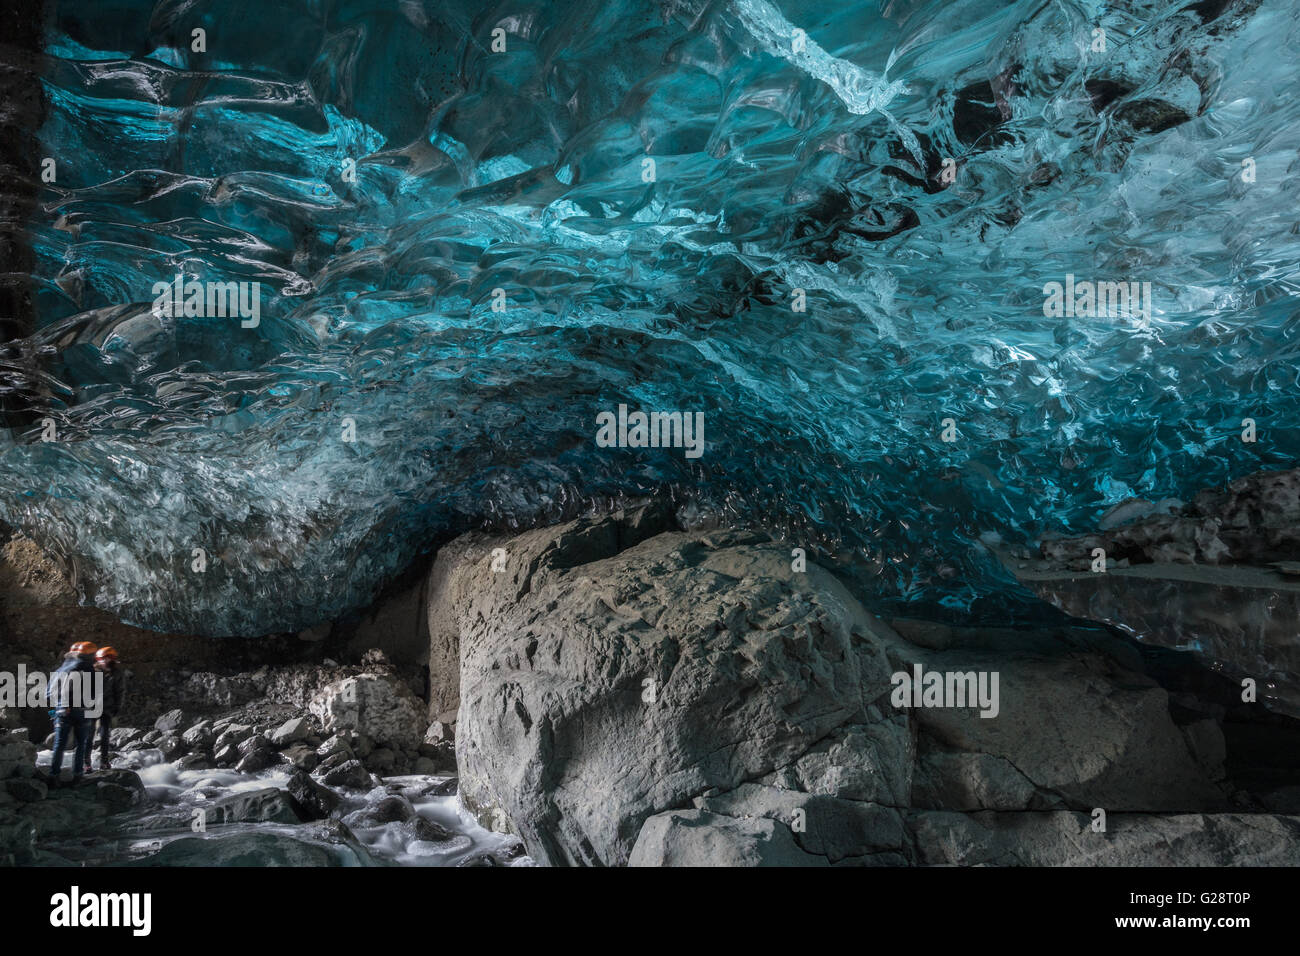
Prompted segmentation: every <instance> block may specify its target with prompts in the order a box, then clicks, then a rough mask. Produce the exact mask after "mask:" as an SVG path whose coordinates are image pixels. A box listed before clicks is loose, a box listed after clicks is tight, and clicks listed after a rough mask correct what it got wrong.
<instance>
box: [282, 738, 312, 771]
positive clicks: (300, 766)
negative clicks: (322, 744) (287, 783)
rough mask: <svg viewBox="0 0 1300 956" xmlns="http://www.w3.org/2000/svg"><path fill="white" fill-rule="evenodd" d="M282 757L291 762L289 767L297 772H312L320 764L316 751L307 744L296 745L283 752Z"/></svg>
mask: <svg viewBox="0 0 1300 956" xmlns="http://www.w3.org/2000/svg"><path fill="white" fill-rule="evenodd" d="M281 756H282V757H284V759H285V760H287V761H289V766H291V767H293V768H294V769H295V770H312V769H313V768H314V767H315V766H316V764H318V763H319V762H320V758H319V757H317V756H316V751H315V750H313V749H312V748H311V747H308V746H307V745H306V744H294V745H293V746H292V747H289V748H287V749H285V750H284V751H282V752H281Z"/></svg>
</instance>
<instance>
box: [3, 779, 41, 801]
mask: <svg viewBox="0 0 1300 956" xmlns="http://www.w3.org/2000/svg"><path fill="white" fill-rule="evenodd" d="M5 790H7V791H8V793H9V795H10V796H11V797H13V798H14V799H15V800H20V801H22V802H23V803H35V802H36V801H37V800H44V799H45V798H46V796H48V794H49V790H48V789H47V788H46V786H45V784H43V783H41V781H39V780H36V779H31V780H27V779H24V778H22V777H14V778H13V779H11V780H6V781H5Z"/></svg>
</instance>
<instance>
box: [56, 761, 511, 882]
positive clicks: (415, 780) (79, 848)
mask: <svg viewBox="0 0 1300 956" xmlns="http://www.w3.org/2000/svg"><path fill="white" fill-rule="evenodd" d="M132 756H133V757H134V758H136V759H135V760H124V759H120V758H119V759H117V760H114V761H113V766H115V767H119V768H122V767H132V768H136V769H137V772H138V773H139V775H140V779H141V780H142V781H143V782H144V785H145V789H146V791H147V793H148V795H149V800H150V802H149V804H148V805H146V806H143V807H140V808H139V809H137V810H133V811H128V812H127V813H125V814H121V815H119V816H115V817H113V818H111V820H110V821H109V825H108V827H107V828H106V829H105V830H104V832H102V833H97V834H88V835H86V837H87V838H83V839H78V840H75V841H70V842H65V843H63V844H50V845H48V846H45V848H46V849H50V850H53V851H54V852H56V853H58V854H59V855H61V856H64V857H65V858H67V859H69V860H72V861H73V862H78V863H80V862H85V863H92V864H102V863H124V862H135V863H137V864H138V863H146V862H147V861H148V859H149V858H150V857H152V856H154V855H155V854H157V853H158V852H159V851H161V850H162V849H163V848H164V847H165V846H167V845H168V844H169V843H172V842H174V841H176V840H180V839H189V838H194V837H196V836H197V835H196V834H195V833H194V832H193V831H192V830H191V829H190V828H189V827H188V826H183V827H177V826H166V825H160V822H159V821H160V819H161V818H164V817H166V818H170V817H171V816H173V815H175V814H176V812H177V811H178V810H183V811H184V812H185V813H189V812H190V811H192V810H193V809H195V808H201V807H202V806H203V805H204V803H205V802H207V801H210V800H214V799H219V798H221V797H225V796H229V795H231V794H235V793H239V792H241V791H256V790H264V789H266V788H268V787H278V788H279V789H282V790H283V789H284V788H285V787H286V786H287V784H288V781H289V773H288V772H286V771H285V770H284V769H282V768H281V769H271V770H266V771H262V772H260V773H238V772H236V771H233V770H218V769H213V770H179V769H178V767H177V765H176V763H175V762H165V761H164V760H163V758H162V754H161V753H159V752H158V751H156V750H144V751H139V752H137V753H136V754H133V755H132ZM50 760H51V752H50V751H48V750H44V751H41V752H40V753H39V754H38V755H37V760H36V762H37V766H39V767H43V768H46V769H47V770H48V768H49V765H50ZM141 764H143V766H141ZM64 767H65V773H66V768H67V762H66V760H65V763H64ZM446 779H447V778H446V777H445V776H441V777H430V776H419V775H411V776H403V777H386V778H383V785H381V786H379V787H376V788H375V789H374V790H371V791H368V792H364V793H363V792H360V791H335V793H336V794H338V795H339V796H341V797H343V802H342V803H341V804H340V815H341V816H346V815H348V814H351V813H355V812H358V811H363V810H365V809H366V808H368V807H373V806H374V805H375V804H376V803H378V802H379V801H380V800H382V799H383V798H385V797H387V796H389V795H390V790H389V788H390V787H394V788H399V789H400V791H401V792H403V793H406V794H408V795H409V796H410V800H411V804H412V805H413V806H414V808H415V811H416V813H417V814H419V815H420V816H421V817H423V818H424V819H426V820H430V821H432V822H433V823H436V824H438V825H439V826H441V827H443V828H445V829H446V830H447V831H449V832H450V833H451V834H452V838H451V839H449V840H439V841H428V840H420V839H417V838H415V836H414V835H413V833H412V828H411V827H409V826H404V825H403V824H401V823H397V822H394V823H386V824H383V825H377V826H361V825H357V824H353V825H351V826H350V827H349V829H350V830H351V832H352V833H353V834H354V835H355V836H356V838H357V840H358V841H359V842H360V844H361V845H362V846H363V847H364V849H365V851H367V852H368V853H369V854H370V856H371V859H370V860H364V861H363V860H360V859H359V858H358V856H357V854H356V852H355V851H353V850H351V849H349V848H348V846H347V845H346V844H339V843H337V842H331V841H330V840H327V839H325V838H323V836H322V834H321V833H320V830H321V824H320V823H319V822H316V823H303V824H283V823H270V822H268V823H228V824H221V825H215V824H214V825H212V826H210V827H209V828H208V830H207V833H206V837H207V838H208V839H222V838H225V837H231V836H235V835H238V834H249V833H261V834H268V835H269V834H278V835H282V836H286V837H290V838H292V839H294V840H298V841H302V842H304V843H308V844H311V845H313V846H317V847H321V848H323V849H325V850H327V851H328V852H329V853H330V854H331V856H333V857H334V858H335V859H336V860H337V861H339V863H340V864H341V865H345V866H348V865H351V866H356V865H359V864H364V865H373V864H374V863H379V864H390V865H398V866H457V865H458V864H461V863H463V862H465V861H466V860H468V859H469V858H471V857H473V856H475V855H479V854H482V853H485V852H493V851H503V850H505V849H506V848H507V847H510V846H511V845H512V844H515V843H517V840H516V838H514V837H510V836H507V835H504V834H501V833H494V832H492V831H490V830H486V829H484V828H483V827H481V826H479V825H478V823H477V822H476V821H475V820H474V819H473V818H472V817H471V816H470V815H469V814H468V813H466V812H465V810H464V809H463V808H462V807H461V806H460V802H459V799H458V798H457V797H456V796H455V795H451V796H431V795H426V796H420V795H419V794H420V793H421V792H422V791H425V790H429V789H430V788H431V787H432V786H433V785H435V784H439V783H443V782H445V781H446ZM172 865H174V863H173V864H172ZM509 865H511V866H531V865H533V861H532V860H531V859H530V858H529V857H527V856H519V857H517V858H515V859H513V860H511V861H510V863H509Z"/></svg>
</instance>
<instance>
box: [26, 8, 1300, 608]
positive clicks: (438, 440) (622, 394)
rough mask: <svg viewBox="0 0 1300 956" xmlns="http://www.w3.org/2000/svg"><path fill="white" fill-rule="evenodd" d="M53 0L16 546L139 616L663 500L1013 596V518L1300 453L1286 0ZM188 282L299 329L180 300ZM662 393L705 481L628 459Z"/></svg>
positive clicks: (1293, 80) (1293, 49)
mask: <svg viewBox="0 0 1300 956" xmlns="http://www.w3.org/2000/svg"><path fill="white" fill-rule="evenodd" d="M54 6H55V7H56V12H55V13H54V14H52V16H51V18H50V21H49V24H48V30H47V50H46V53H47V58H46V59H45V60H44V61H43V62H42V65H41V74H42V79H41V82H42V84H43V87H44V90H45V92H46V94H47V97H48V110H47V116H46V119H45V122H44V125H43V126H42V127H41V129H40V132H39V136H40V139H41V141H42V143H43V144H44V149H45V151H46V152H48V154H49V155H50V156H52V157H54V158H55V159H56V160H57V170H58V175H57V180H56V182H54V183H41V182H38V181H36V180H35V179H33V180H32V183H31V187H32V189H33V190H36V191H37V195H38V198H39V206H38V208H37V211H36V213H35V214H34V217H33V221H32V230H33V235H34V246H35V249H34V254H35V269H34V287H33V291H34V295H35V302H36V315H35V317H34V319H33V322H32V327H31V328H30V329H28V330H27V331H26V334H25V337H24V338H23V339H21V340H19V341H17V342H14V343H10V345H9V346H7V347H5V348H4V350H3V353H2V354H0V370H3V371H2V372H0V376H2V377H0V389H3V391H4V393H5V396H6V398H5V401H6V402H7V404H8V407H9V409H10V414H9V415H8V416H7V417H6V421H7V422H8V423H9V424H10V425H11V427H10V428H9V429H7V430H2V431H0V518H3V519H4V520H6V521H9V522H10V523H13V524H16V525H19V526H22V527H25V528H28V529H31V530H32V531H33V532H34V533H36V534H37V536H38V537H39V538H40V539H41V540H43V541H45V542H47V543H49V544H51V545H52V546H54V547H56V548H57V549H58V550H60V551H62V552H65V553H67V554H70V555H74V556H76V561H77V563H78V571H79V583H80V586H81V587H82V588H83V589H84V590H85V593H86V596H87V597H88V599H90V600H92V601H94V602H95V603H97V604H99V605H101V606H104V607H108V608H113V609H116V610H118V611H120V612H121V613H123V614H124V615H125V616H126V617H127V618H128V619H130V620H133V621H136V622H140V623H145V624H148V625H153V626H157V627H171V628H177V629H184V630H190V631H197V632H203V633H211V634H230V633H258V632H263V631H268V630H274V629H281V628H294V627H300V626H304V625H309V624H312V623H314V622H315V621H317V620H319V619H321V618H322V617H330V616H332V615H334V614H336V613H337V612H339V611H340V610H342V609H345V608H347V607H349V606H352V605H356V604H358V603H360V602H362V601H364V600H366V599H367V598H368V597H369V596H370V595H371V594H372V593H373V592H374V590H375V588H376V587H377V586H378V585H379V584H380V583H381V582H382V580H383V579H384V578H385V576H387V575H389V574H391V573H393V572H394V571H396V570H398V569H399V568H400V567H401V566H402V565H403V564H404V563H405V562H406V561H408V560H409V559H410V558H411V557H412V555H413V554H414V553H415V552H416V551H417V550H418V549H419V548H421V547H422V546H426V545H427V543H428V542H429V541H430V540H431V536H433V535H435V534H437V533H439V532H442V531H447V530H454V529H458V528H464V527H469V526H473V525H476V524H478V523H481V522H485V521H487V522H496V523H500V524H505V525H521V524H528V523H530V522H534V521H538V520H551V519H554V518H555V517H557V516H559V515H563V514H571V513H573V512H575V511H578V510H581V509H582V508H584V507H587V506H588V505H590V504H591V503H593V502H597V501H603V500H607V499H610V498H617V497H619V496H622V495H630V494H639V493H644V492H646V491H650V490H653V489H659V488H673V489H675V490H676V491H677V492H678V493H679V494H680V495H682V496H685V497H689V498H693V499H697V500H698V502H699V504H700V506H701V507H704V508H714V509H721V510H723V511H725V512H727V513H729V514H730V515H731V516H733V517H738V518H742V519H745V518H749V519H756V520H762V521H766V522H768V523H775V524H778V525H784V526H786V527H788V528H789V530H790V533H791V537H792V539H793V540H794V541H795V542H797V543H800V544H807V545H808V546H810V547H812V546H815V547H818V548H821V549H822V550H823V551H824V552H827V553H833V554H835V555H837V556H840V557H842V558H849V559H851V560H852V563H853V572H854V573H855V574H856V575H857V576H858V577H859V579H860V581H861V582H862V583H863V584H864V585H865V586H866V587H867V588H868V590H869V591H870V593H871V594H874V596H875V597H876V598H877V599H878V600H891V601H923V602H926V603H928V604H936V603H941V604H943V605H946V606H948V607H950V608H954V609H964V610H974V611H975V612H977V613H989V614H1003V615H1005V614H1009V613H1014V612H1016V611H1017V608H1018V607H1019V603H1018V602H1019V598H1018V596H1017V592H1016V591H1015V589H1014V586H1013V585H1012V584H1011V583H1010V582H1009V580H1008V579H1007V578H1006V577H1005V575H1004V573H1003V572H1002V571H1001V570H1000V569H999V568H998V567H997V566H996V563H995V562H994V561H992V560H991V559H990V558H989V557H988V555H987V554H986V552H985V551H984V549H983V548H982V547H981V546H980V545H979V539H980V536H981V535H986V534H988V533H993V534H997V535H1000V536H1002V537H1003V538H1004V539H1006V540H1009V541H1023V540H1027V539H1030V538H1032V537H1033V536H1035V535H1037V534H1039V533H1041V532H1042V531H1044V530H1049V529H1061V530H1084V529H1088V528H1090V527H1091V526H1092V525H1093V523H1094V522H1095V520H1096V518H1097V516H1098V515H1099V514H1100V513H1101V512H1102V511H1103V510H1105V509H1106V508H1107V507H1108V506H1109V505H1111V504H1113V503H1115V502H1117V501H1120V500H1122V499H1124V498H1125V497H1128V496H1131V495H1141V496H1146V497H1150V498H1153V499H1158V498H1164V497H1171V496H1172V497H1185V496H1187V495H1188V494H1190V493H1191V492H1192V491H1193V490H1194V489H1196V488H1199V487H1202V486H1205V485H1209V484H1213V483H1216V482H1219V481H1222V480H1226V479H1228V478H1231V477H1235V476H1237V475H1240V474H1243V473H1245V472H1248V471H1253V470H1256V469H1258V468H1260V467H1281V466H1284V465H1290V464H1292V463H1293V462H1294V460H1295V458H1296V452H1297V449H1298V448H1300V421H1298V420H1297V419H1296V417H1295V414H1294V413H1295V409H1296V406H1297V402H1296V398H1297V380H1296V379H1297V342H1298V341H1300V320H1297V317H1296V309H1295V305H1294V303H1295V291H1296V281H1297V261H1298V260H1300V256H1298V255H1297V252H1298V250H1300V239H1298V238H1297V234H1296V233H1297V230H1296V228H1295V222H1296V215H1295V210H1296V208H1297V196H1296V192H1297V188H1296V182H1297V180H1296V171H1297V170H1296V160H1297V155H1298V153H1300V115H1297V114H1298V112H1300V96H1298V95H1297V93H1298V92H1300V80H1298V79H1297V73H1296V70H1295V64H1296V63H1297V62H1298V61H1300V27H1298V22H1300V8H1297V7H1296V6H1295V5H1294V4H1292V3H1290V2H1287V0H1271V2H1270V0H1264V2H1254V0H1235V2H1232V0H1203V2H1198V3H1193V4H1188V3H1186V2H1185V0H1178V2H1172V3H1170V2H1145V3H1144V2H1120V3H1100V2H1059V3H1042V2H1039V0H1021V2H1013V3H999V4H992V3H988V2H987V0H956V2H908V0H888V2H880V3H875V2H871V3H842V2H834V0H819V2H817V3H811V2H795V0H780V2H769V0H726V2H716V3H707V4H706V3H704V2H703V0H670V2H664V3H656V2H649V0H646V2H618V0H615V2H609V0H579V2H564V3H555V4H547V3H520V2H514V0H504V2H498V3H491V4H480V3H463V2H456V0H448V2H433V0H402V2H399V3H373V2H372V3H365V2H334V0H323V2H316V0H314V2H283V3H274V4H268V3H263V2H247V0H234V2H228V3H223V4H220V5H212V4H208V5H204V4H189V3H182V2H169V0H164V2H160V3H157V4H154V3H150V2H142V0H120V2H116V3H112V4H107V3H90V2H84V3H81V2H78V3H59V4H56V5H54ZM200 27H201V28H203V29H204V30H206V50H205V51H204V52H194V51H193V50H192V49H191V37H192V31H193V29H194V28H200ZM498 30H499V31H502V32H501V33H497V34H496V37H497V38H498V39H500V38H504V43H505V48H504V51H500V52H496V51H494V50H493V43H494V39H493V38H494V31H498ZM1098 31H1101V32H1098ZM1099 38H1100V39H1102V40H1104V43H1103V44H1102V45H1101V46H1100V47H1099V46H1098V39H1099ZM1102 47H1104V48H1102ZM647 160H653V164H654V168H653V171H652V172H653V175H649V173H650V169H649V166H648V164H647ZM946 160H951V162H946ZM350 163H355V167H353V166H351V165H349V164H350ZM353 169H355V177H353V176H352V170H353ZM1247 170H1249V174H1247ZM1251 179H1253V181H1249V180H1251ZM178 272H179V273H183V274H184V275H185V276H186V277H187V278H190V279H197V280H203V281H257V282H259V283H261V298H260V300H259V301H260V310H261V313H260V316H261V317H260V324H259V325H258V326H257V327H256V328H242V327H241V325H240V323H239V321H238V320H236V319H230V318H205V317H184V316H178V317H163V318H159V317H157V316H155V315H153V314H152V313H151V311H150V304H151V300H152V296H153V292H152V289H153V286H154V283H156V282H159V281H168V280H170V279H172V278H173V277H174V276H175V275H176V274H177V273H178ZM1067 275H1074V276H1076V277H1078V278H1080V279H1087V280H1092V281H1098V280H1105V281H1128V282H1140V283H1142V282H1149V283H1150V286H1151V309H1150V314H1149V315H1142V316H1135V315H1131V314H1118V315H1103V316H1101V317H1096V318H1082V317H1064V316H1062V317H1047V316H1045V315H1044V308H1043V305H1044V291H1043V289H1044V285H1045V283H1047V282H1051V281H1060V282H1063V281H1065V277H1066V276H1067ZM498 289H500V290H502V293H503V294H504V300H502V299H501V298H500V296H494V290H498ZM798 290H802V295H803V296H804V297H806V306H807V307H806V311H803V312H800V311H796V310H795V309H794V308H793V305H794V303H795V301H796V299H797V298H798V297H799V296H800V292H799V291H798ZM501 301H504V304H505V305H506V306H507V308H506V309H505V311H494V309H493V303H494V302H501ZM619 403H627V404H628V405H629V406H631V407H632V408H633V409H636V408H641V409H646V410H665V411H667V410H690V411H702V412H704V413H705V420H706V425H705V440H706V442H707V448H706V451H705V454H704V455H703V457H701V458H699V459H697V460H690V459H687V458H686V457H685V456H684V455H683V454H682V453H681V451H680V450H618V449H604V448H598V447H596V444H595V442H594V435H595V417H596V415H597V414H598V413H599V412H601V411H605V410H611V409H614V408H616V407H617V405H618V404H619ZM15 409H16V411H15ZM1246 417H1250V418H1253V419H1254V420H1255V421H1256V423H1257V427H1258V429H1259V432H1260V435H1261V440H1260V441H1259V442H1258V443H1256V444H1244V443H1242V442H1241V441H1240V440H1239V437H1238V436H1239V433H1240V431H1241V428H1242V424H1241V422H1242V419H1243V418H1246ZM45 418H49V419H52V420H53V422H54V423H55V425H56V426H57V434H58V436H59V440H57V441H53V442H44V443H43V442H40V441H39V438H40V437H41V430H42V427H43V426H42V419H45ZM949 418H951V419H952V420H953V425H954V426H955V429H956V438H957V440H956V441H953V442H950V443H947V442H944V441H942V440H941V433H942V430H943V422H944V420H945V419H949ZM347 419H351V421H352V422H353V423H354V424H355V431H356V440H355V442H345V441H343V438H342V436H343V429H344V427H345V424H346V422H345V420H347ZM194 548H204V549H205V550H206V551H207V552H208V554H209V555H211V556H212V564H211V565H210V567H209V568H208V570H207V572H206V573H205V574H202V575H199V574H193V573H190V571H189V570H188V569H189V568H190V562H191V555H192V549H194Z"/></svg>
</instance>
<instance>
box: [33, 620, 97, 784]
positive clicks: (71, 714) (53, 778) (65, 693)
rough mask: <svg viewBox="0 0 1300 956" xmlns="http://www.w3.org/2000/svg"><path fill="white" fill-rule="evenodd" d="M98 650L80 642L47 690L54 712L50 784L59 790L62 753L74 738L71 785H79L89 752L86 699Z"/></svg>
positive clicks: (65, 658)
mask: <svg viewBox="0 0 1300 956" xmlns="http://www.w3.org/2000/svg"><path fill="white" fill-rule="evenodd" d="M95 651H96V647H95V645H94V644H91V643H90V642H89V641H78V642H77V643H75V644H73V645H72V648H71V650H69V651H68V653H67V654H65V655H64V657H63V663H62V664H61V665H59V669H58V670H56V671H55V672H54V673H53V674H51V675H50V682H49V685H48V686H47V687H46V689H45V697H46V701H47V703H48V704H49V705H50V707H51V708H52V709H53V712H54V756H53V759H52V760H51V761H50V783H51V784H52V785H55V786H57V785H58V783H59V774H60V772H61V771H62V769H63V752H64V751H65V750H66V749H67V746H68V735H69V734H72V737H73V741H74V749H73V756H72V782H73V783H74V784H75V783H78V782H79V781H80V780H81V776H82V773H83V772H84V768H85V765H86V759H87V755H88V753H89V751H90V728H89V726H88V721H87V720H86V703H87V701H86V699H85V698H86V695H87V694H88V693H90V680H89V679H88V677H87V676H86V675H90V674H93V673H94V670H95Z"/></svg>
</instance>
